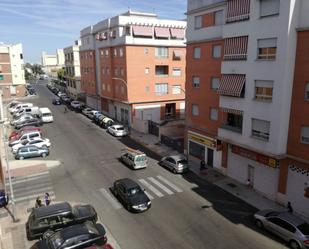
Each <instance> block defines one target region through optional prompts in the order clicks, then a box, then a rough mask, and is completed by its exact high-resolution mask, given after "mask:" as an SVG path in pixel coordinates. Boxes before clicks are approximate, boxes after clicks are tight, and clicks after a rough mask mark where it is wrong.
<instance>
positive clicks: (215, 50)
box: [212, 45, 221, 58]
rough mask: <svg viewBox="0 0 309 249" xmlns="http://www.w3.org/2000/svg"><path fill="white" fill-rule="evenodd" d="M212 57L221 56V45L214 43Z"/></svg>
mask: <svg viewBox="0 0 309 249" xmlns="http://www.w3.org/2000/svg"><path fill="white" fill-rule="evenodd" d="M212 57H213V58H221V45H214V46H213V47H212Z"/></svg>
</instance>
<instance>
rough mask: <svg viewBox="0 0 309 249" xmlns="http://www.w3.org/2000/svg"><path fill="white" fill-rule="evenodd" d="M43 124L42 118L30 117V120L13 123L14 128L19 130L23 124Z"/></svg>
mask: <svg viewBox="0 0 309 249" xmlns="http://www.w3.org/2000/svg"><path fill="white" fill-rule="evenodd" d="M41 125H43V122H42V119H40V118H32V119H30V120H26V121H24V122H23V123H21V124H17V125H15V127H14V128H15V129H17V130H19V129H21V128H23V127H25V126H41Z"/></svg>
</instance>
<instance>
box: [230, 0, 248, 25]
mask: <svg viewBox="0 0 309 249" xmlns="http://www.w3.org/2000/svg"><path fill="white" fill-rule="evenodd" d="M249 17H250V0H228V1H227V14H226V22H237V21H242V20H247V19H249Z"/></svg>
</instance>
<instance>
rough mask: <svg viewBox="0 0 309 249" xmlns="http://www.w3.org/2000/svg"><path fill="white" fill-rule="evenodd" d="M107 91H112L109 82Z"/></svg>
mask: <svg viewBox="0 0 309 249" xmlns="http://www.w3.org/2000/svg"><path fill="white" fill-rule="evenodd" d="M107 91H108V92H110V91H111V86H110V85H109V84H108V85H107Z"/></svg>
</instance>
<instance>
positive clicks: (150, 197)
mask: <svg viewBox="0 0 309 249" xmlns="http://www.w3.org/2000/svg"><path fill="white" fill-rule="evenodd" d="M144 193H145V194H146V195H147V196H148V198H149V199H150V200H153V199H154V198H153V196H152V195H151V194H149V193H148V192H147V191H146V190H145V191H144Z"/></svg>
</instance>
